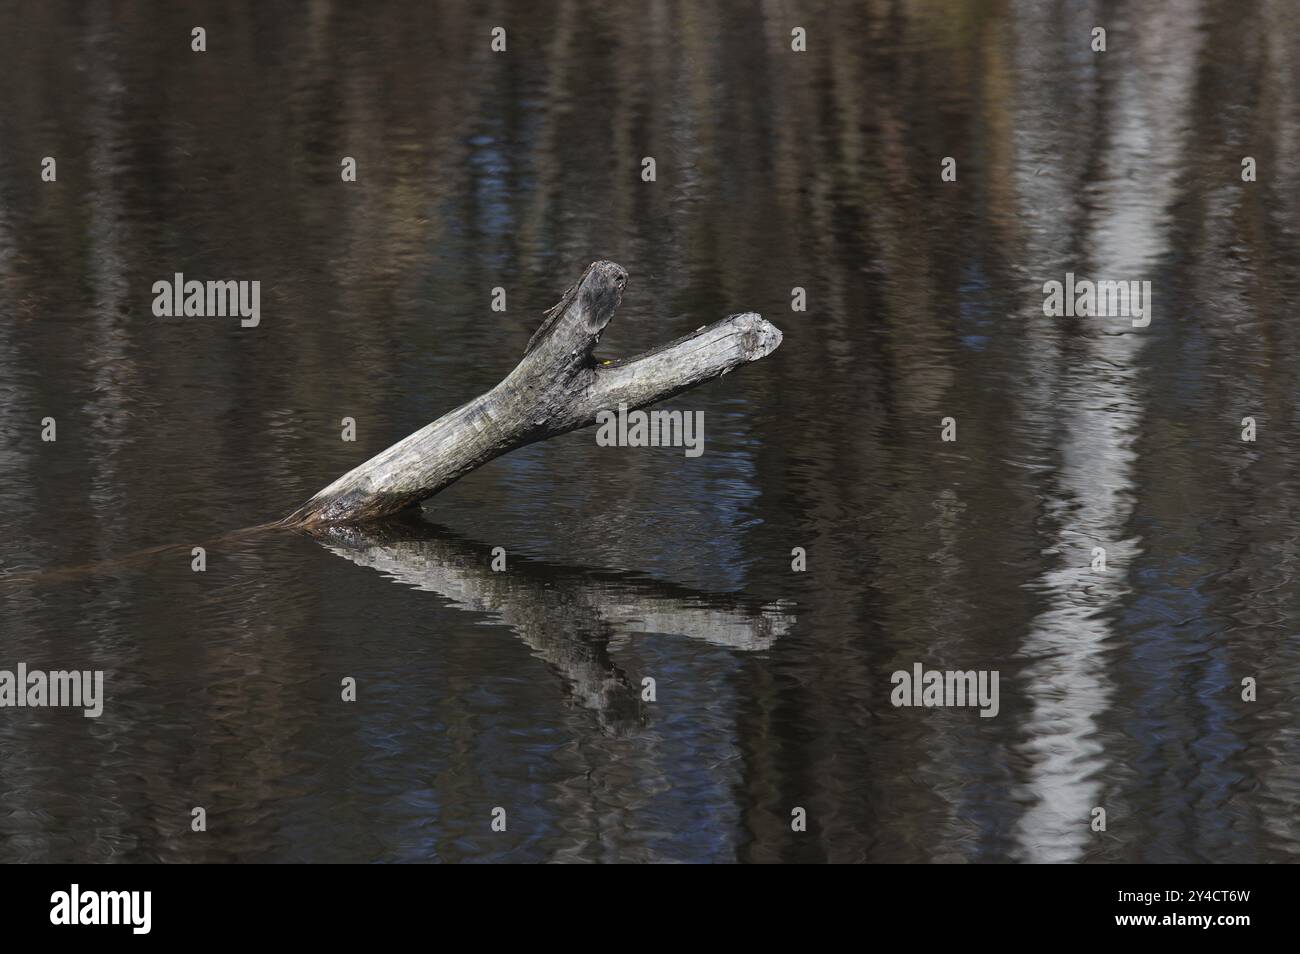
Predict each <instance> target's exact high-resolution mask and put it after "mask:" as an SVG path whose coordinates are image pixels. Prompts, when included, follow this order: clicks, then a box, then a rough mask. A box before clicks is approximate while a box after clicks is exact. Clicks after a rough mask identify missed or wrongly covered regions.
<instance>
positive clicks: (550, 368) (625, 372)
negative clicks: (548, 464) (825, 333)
mask: <svg viewBox="0 0 1300 954" xmlns="http://www.w3.org/2000/svg"><path fill="white" fill-rule="evenodd" d="M626 283H627V272H625V271H624V270H623V269H622V268H621V267H620V266H618V265H615V264H614V263H613V262H594V263H592V264H591V265H590V266H588V268H587V270H586V271H585V272H584V273H583V275H582V278H581V279H580V280H579V281H578V283H577V284H576V285H574V286H573V287H571V288H570V289H569V290H568V291H566V292H565V293H564V297H563V298H561V299H560V301H559V303H558V304H557V305H556V306H555V307H554V308H552V309H550V310H549V311H548V312H547V313H546V318H545V320H544V321H543V322H542V325H541V327H540V328H538V329H537V333H536V334H534V335H533V337H532V339H531V340H530V341H529V342H528V348H527V349H526V350H525V351H524V356H523V358H522V359H521V360H520V362H519V364H518V365H516V367H515V369H514V370H513V371H511V372H510V374H508V375H507V376H506V377H505V379H504V380H503V381H502V382H501V383H500V384H498V385H497V386H496V387H494V388H493V389H492V390H491V391H489V392H488V393H487V394H484V395H481V396H479V397H477V398H475V399H474V400H472V401H470V402H469V403H468V404H462V405H461V406H460V407H458V408H456V409H455V410H454V411H450V412H448V413H447V414H444V415H443V416H442V417H440V418H438V420H436V421H434V422H433V423H432V424H430V425H428V426H427V427H424V428H421V429H420V430H418V431H416V432H415V433H414V434H412V435H410V436H409V437H407V438H405V439H404V440H402V441H399V442H398V443H396V444H394V445H393V446H392V447H390V448H388V449H387V450H386V451H383V452H381V453H379V454H377V455H375V456H374V457H372V458H371V459H370V460H368V461H366V462H365V463H364V464H362V465H361V466H360V467H357V468H355V469H354V470H351V471H349V472H348V473H346V474H344V475H343V476H342V477H340V478H339V479H338V480H336V481H334V483H332V484H330V485H329V486H328V487H326V488H325V489H324V490H322V491H320V493H318V494H316V496H314V497H312V498H311V500H309V501H307V502H306V503H305V504H303V505H302V506H301V507H299V508H298V509H297V510H296V511H294V512H293V513H292V514H290V515H289V516H288V517H286V518H285V520H284V521H283V523H284V525H286V526H304V527H311V526H320V525H325V524H342V523H356V522H360V521H364V520H372V519H375V518H377V517H383V516H387V515H390V514H393V513H396V512H398V511H400V510H404V509H405V508H407V507H411V506H414V505H416V504H418V503H419V502H420V501H422V500H424V499H426V498H428V497H431V496H433V495H434V494H436V493H438V492H439V491H440V490H443V489H444V488H446V487H449V486H450V485H451V484H453V483H455V482H456V481H457V480H459V479H460V478H462V477H464V476H465V475H466V474H468V473H469V472H470V471H472V470H474V469H475V468H477V467H480V466H482V465H483V464H485V463H487V462H488V461H490V460H492V459H493V458H496V457H500V456H501V455H502V454H505V453H507V452H509V451H512V450H514V449H515V448H518V447H523V446H525V445H527V444H532V443H535V442H537V441H540V440H545V439H546V438H548V437H555V436H557V435H559V434H566V433H568V432H569V431H573V430H577V429H578V428H581V427H587V426H588V425H590V424H593V423H595V419H596V413H597V412H598V411H601V410H616V409H617V408H618V405H619V404H620V403H622V404H626V405H627V407H628V409H629V410H633V409H636V408H642V407H646V406H647V405H650V404H654V403H656V402H658V401H663V400H665V399H667V398H670V397H672V396H673V395H675V394H680V393H681V392H682V391H685V390H687V389H688V388H693V387H695V386H696V385H697V384H703V383H704V382H705V381H711V380H713V379H714V378H716V377H719V376H721V375H723V374H726V373H727V372H728V371H731V370H732V369H733V368H737V367H740V366H741V365H744V364H748V363H749V362H751V361H757V360H758V359H759V358H762V357H764V356H765V355H768V354H771V353H772V352H773V351H775V350H776V348H777V346H778V345H779V344H780V343H781V332H780V331H778V330H777V329H776V327H775V326H773V325H772V324H770V323H769V322H767V321H764V320H763V319H762V318H761V317H759V316H758V315H756V314H753V313H746V314H740V315H732V316H730V317H729V318H724V319H723V320H722V321H719V322H716V323H714V324H712V325H709V326H707V327H704V328H700V329H699V330H697V331H696V332H694V333H693V334H689V335H686V336H685V337H683V338H679V339H677V340H676V341H674V342H671V343H670V344H666V345H663V346H662V347H659V348H656V349H654V350H653V351H648V352H646V353H645V354H642V355H638V356H637V357H635V358H630V359H628V360H626V361H614V362H611V363H609V364H600V365H597V363H596V361H595V359H594V358H593V357H592V349H594V348H595V346H596V343H597V342H598V341H599V340H600V336H601V333H602V332H603V331H604V330H605V326H606V325H607V324H609V321H610V319H611V318H612V317H614V311H615V310H616V309H617V308H618V306H619V303H620V302H621V301H622V300H623V288H624V286H625V285H626Z"/></svg>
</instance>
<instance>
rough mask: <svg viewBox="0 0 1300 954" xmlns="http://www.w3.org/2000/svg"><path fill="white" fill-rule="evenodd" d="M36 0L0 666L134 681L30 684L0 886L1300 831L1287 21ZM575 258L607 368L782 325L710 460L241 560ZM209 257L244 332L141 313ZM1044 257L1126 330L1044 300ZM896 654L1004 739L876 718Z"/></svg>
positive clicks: (1041, 9)
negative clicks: (9, 872)
mask: <svg viewBox="0 0 1300 954" xmlns="http://www.w3.org/2000/svg"><path fill="white" fill-rule="evenodd" d="M474 6H475V7H477V6H478V5H474ZM20 7H21V10H22V12H21V15H19V13H18V12H15V11H10V12H8V13H6V14H5V15H4V19H5V20H6V21H8V22H5V23H4V24H3V26H2V28H0V61H3V62H4V63H6V64H7V66H8V70H7V73H8V75H9V79H10V91H9V94H8V95H7V96H6V103H5V107H4V109H3V110H2V111H0V409H2V410H3V414H2V415H0V514H3V528H4V532H3V534H0V575H3V579H2V580H0V669H13V668H14V667H16V666H17V664H18V663H20V662H23V663H26V664H27V665H28V666H29V667H32V668H41V669H48V670H57V669H84V670H103V671H104V672H105V701H104V711H103V714H102V715H101V716H100V717H99V718H97V719H88V718H83V715H82V713H81V711H79V710H76V709H66V708H64V709H56V708H44V709H33V708H23V709H17V708H4V709H0V860H5V861H14V860H29V861H172V862H175V861H185V862H198V861H211V862H221V861H260V862H269V861H321V862H324V861H331V862H332V861H366V862H369V861H445V862H459V861H470V862H480V861H585V862H612V861H751V862H754V861H757V862H772V861H836V862H851V861H873V862H987V861H1082V862H1193V861H1239V862H1242V861H1249V862H1277V861H1296V860H1300V822H1298V821H1297V811H1296V807H1297V798H1300V731H1298V729H1300V700H1298V699H1297V686H1298V685H1300V640H1298V639H1297V628H1298V627H1300V586H1297V578H1296V575H1297V571H1298V569H1300V550H1298V548H1297V542H1298V538H1300V405H1298V402H1297V380H1298V375H1300V323H1297V319H1296V301H1297V297H1298V292H1300V258H1298V257H1297V253H1296V249H1297V238H1298V235H1297V232H1298V229H1300V192H1298V191H1297V189H1296V187H1295V183H1296V173H1297V168H1296V165H1297V164H1296V158H1295V157H1296V156H1297V155H1300V82H1297V76H1300V40H1298V39H1297V38H1298V37H1300V32H1297V31H1296V30H1295V26H1296V24H1295V22H1294V16H1295V14H1294V12H1293V11H1292V10H1291V9H1290V8H1289V7H1284V6H1283V5H1279V4H1269V3H1261V4H1243V5H1237V4H1218V3H1210V2H1188V0H1178V2H1169V3H1153V4H1149V5H1147V4H1138V5H1134V6H1133V7H1132V8H1131V9H1130V7H1129V6H1128V5H1126V6H1125V7H1124V8H1123V9H1111V8H1109V7H1107V8H1106V19H1104V20H1098V17H1099V16H1100V15H1099V14H1092V13H1089V12H1088V11H1087V8H1086V5H1084V6H1078V7H1076V6H1075V5H1066V4H1040V3H1036V2H1029V0H1025V2H1021V3H1014V2H1003V3H989V4H956V3H954V4H944V3H927V2H916V3H892V2H890V3H886V2H867V3H860V4H847V3H845V4H838V5H828V7H827V9H825V10H823V12H821V13H818V14H816V15H813V14H811V13H807V14H805V13H795V12H791V13H789V14H788V15H787V14H785V13H782V12H781V11H780V7H779V6H777V5H773V6H768V5H763V6H761V7H758V8H755V7H753V6H752V5H750V4H742V3H702V4H672V3H656V4H649V5H645V7H644V8H642V7H641V5H636V6H635V7H634V6H632V5H628V6H627V7H623V8H617V9H607V8H606V6H605V5H603V4H596V3H575V2H560V3H557V4H554V5H550V4H547V5H534V4H524V3H517V4H507V5H504V6H502V7H500V8H499V9H498V10H497V11H496V12H495V13H490V12H482V11H480V10H477V9H470V8H471V5H469V4H453V3H432V4H429V3H420V4H410V5H407V6H404V7H398V6H396V5H394V6H389V5H383V6H380V7H378V8H365V7H356V8H354V7H350V6H347V5H335V4H329V3H315V4H306V5H302V6H301V8H298V7H287V8H284V9H276V10H271V9H269V8H266V7H264V6H257V5H253V6H249V7H248V8H247V9H246V10H245V12H244V14H243V15H242V17H234V16H232V15H230V14H229V13H226V12H220V11H215V10H214V11H213V12H212V13H211V14H210V19H209V20H208V21H207V22H205V23H202V24H201V25H203V26H204V27H205V29H206V30H207V51H206V52H204V53H195V52H192V51H191V49H190V30H191V28H192V27H193V26H195V25H198V24H197V23H196V22H191V19H192V14H186V13H178V12H176V11H173V10H171V9H162V10H159V9H153V8H145V7H136V6H131V5H127V6H125V7H119V6H113V7H109V6H108V5H94V6H92V7H91V8H88V9H86V10H85V11H81V13H80V14H79V13H78V12H77V11H78V8H75V7H67V6H64V5H53V4H25V5H20ZM543 7H545V9H543ZM83 14H84V17H85V19H83V18H82V15H83ZM1288 18H1292V19H1291V22H1287V21H1288ZM1095 20H1096V21H1097V22H1094V21H1095ZM497 25H502V26H504V27H506V29H507V36H508V46H507V51H506V52H505V53H494V52H492V50H491V49H490V43H491V30H492V28H493V27H494V26H497ZM1097 25H1101V26H1104V27H1106V28H1107V31H1108V38H1107V50H1106V52H1104V53H1095V52H1093V51H1092V49H1091V48H1090V42H1091V40H1090V32H1091V30H1092V28H1093V27H1094V26H1097ZM795 26H803V27H805V28H806V30H807V38H808V40H807V42H808V50H807V52H804V53H795V52H792V51H791V48H790V44H791V29H792V28H794V27H795ZM46 156H51V157H54V158H55V159H56V161H57V179H56V181H54V182H43V181H42V179H41V168H42V159H43V157H46ZM345 156H350V157H353V158H354V159H355V160H356V163H357V181H356V182H343V181H342V178H341V175H340V163H341V160H342V158H343V157H345ZM1245 156H1251V157H1253V158H1254V159H1255V160H1256V162H1257V180H1256V181H1254V182H1243V181H1242V177H1241V174H1242V168H1243V167H1242V159H1243V157H1245ZM644 157H653V158H654V159H655V161H656V181H654V182H645V181H643V180H642V159H643V158H644ZM944 157H952V158H954V159H955V160H956V173H957V175H956V181H943V180H942V179H941V175H940V172H941V162H942V160H943V159H944ZM598 258H609V259H612V260H614V261H616V262H619V263H620V264H622V265H623V266H624V267H625V268H626V269H627V270H628V272H629V273H630V276H631V278H630V281H629V284H628V288H627V292H626V294H625V296H624V301H623V305H622V308H621V309H620V311H619V313H618V314H617V315H616V317H615V319H614V321H613V323H612V324H611V325H610V328H609V330H608V331H607V333H606V335H605V336H604V339H603V341H602V342H601V344H600V346H599V351H600V353H601V354H605V355H610V356H615V355H617V356H627V355H632V354H635V353H637V352H640V351H643V350H645V349H647V348H650V347H653V346H655V345H657V344H659V343H661V342H665V341H668V340H671V339H673V338H676V337H678V336H680V335H683V334H686V333H687V332H689V331H691V330H693V329H695V328H697V327H699V326H700V325H703V324H706V323H708V322H711V321H714V320H717V319H719V318H722V317H724V316H725V315H727V314H729V313H732V312H739V311H747V310H752V311H757V312H760V313H762V314H763V315H764V316H765V317H767V318H768V319H769V320H771V321H773V322H774V323H775V324H776V325H777V326H778V327H779V328H780V329H781V330H782V332H783V333H784V336H785V340H784V343H783V344H782V346H781V348H780V349H779V350H778V351H777V352H776V353H775V354H773V355H771V356H770V357H767V358H765V359H763V360H761V361H759V362H757V363H755V364H753V365H752V366H748V367H745V368H743V369H740V370H739V371H737V372H736V373H734V374H729V375H727V376H726V377H725V378H723V379H721V380H719V381H716V382H713V383H711V384H708V385H705V386H703V387H701V388H699V389H697V390H694V391H690V392H688V393H686V394H683V395H680V396H679V397H677V398H675V399H673V400H672V401H671V402H669V403H668V405H667V406H668V407H671V408H676V409H681V410H684V411H692V412H693V411H702V412H703V414H704V421H705V440H706V443H705V450H704V453H703V454H702V455H701V456H699V457H694V458H691V457H687V456H685V455H684V453H683V452H682V449H681V448H609V447H598V446H596V442H595V439H594V434H595V432H594V431H593V430H585V431H579V432H576V433H573V434H569V435H567V436H564V437H561V438H558V439H555V440H551V441H548V442H544V443H541V444H537V445H533V446H530V447H527V448H525V449H523V450H520V451H518V452H516V453H514V454H511V455H509V456H506V457H503V458H501V459H499V460H497V461H494V462H493V463H491V464H489V465H488V466H485V467H483V468H482V469H481V470H479V471H477V472H475V473H474V474H472V475H470V476H469V477H467V478H465V479H464V480H462V481H461V482H460V483H458V484H456V485H455V486H453V487H452V488H451V489H449V490H448V491H446V492H444V493H442V494H440V495H438V496H437V497H436V498H434V499H432V500H430V501H429V502H428V503H427V504H426V506H425V509H424V512H423V514H422V515H421V516H417V517H415V518H412V519H407V520H403V521H399V522H397V523H395V524H393V525H390V526H384V527H377V528H367V529H344V530H336V531H333V532H330V533H324V534H319V535H316V536H310V535H307V534H302V533H290V532H283V531H281V532H266V533H255V534H246V535H235V536H227V534H228V533H229V532H230V531H235V530H238V529H240V528H246V527H249V526H253V525H256V524H261V523H264V522H266V521H268V520H274V519H277V518H279V517H281V516H283V515H284V514H286V513H288V512H289V511H291V510H293V509H294V508H295V507H296V506H297V505H299V504H300V503H301V502H302V501H303V500H305V499H306V498H307V497H309V496H310V495H311V494H312V493H314V492H315V491H316V490H318V489H320V488H321V487H322V486H324V485H325V484H327V483H329V482H330V481H331V480H333V479H334V478H335V477H337V476H338V475H340V474H342V473H343V472H345V471H347V470H348V469H350V468H351V467H353V466H355V465H356V464H358V463H360V462H362V461H363V460H365V459H366V458H368V457H369V456H371V455H372V454H374V453H376V452H378V451H380V450H382V449H383V448H385V447H387V446H388V445H389V444H391V443H393V442H394V441H396V440H398V439H399V438H401V437H403V436H405V435H406V434H408V433H410V432H411V431H414V430H416V429H417V428H419V427H421V426H423V425H424V424H426V423H427V422H429V421H431V420H433V419H435V418H436V417H438V416H439V415H441V414H442V413H444V412H445V411H447V410H449V409H451V408H453V407H455V406H457V405H459V404H461V403H463V402H464V401H466V400H468V399H470V398H471V397H473V396H475V395H477V394H479V393H481V392H483V391H485V390H486V389H488V388H490V387H491V386H492V385H493V384H495V383H496V382H497V381H499V380H500V379H501V378H502V377H503V376H504V375H505V374H506V373H507V372H508V371H509V370H510V369H511V368H512V367H513V366H514V364H515V362H516V361H517V360H518V358H519V357H520V356H521V355H522V353H523V350H524V347H525V345H526V343H527V341H528V338H529V336H530V335H531V333H532V331H533V330H534V329H535V328H536V327H537V325H538V324H539V323H540V320H541V313H542V311H543V310H544V309H545V308H547V307H549V306H550V305H551V304H553V303H554V302H555V301H556V300H557V299H558V298H559V296H560V295H561V293H562V292H563V291H564V289H565V288H566V287H567V286H568V285H569V284H570V283H571V282H573V281H574V280H575V279H576V278H577V277H578V276H579V275H580V274H581V272H582V269H583V268H584V267H585V266H586V265H587V264H588V263H589V262H591V261H592V260H594V259H598ZM176 272H181V273H184V275H185V276H186V277H187V278H194V279H199V280H208V279H213V280H216V279H222V280H225V279H229V280H257V281H260V283H261V286H260V287H261V314H260V324H258V326H257V327H249V328H245V327H241V326H240V322H239V320H238V319H237V318H193V317H192V318H159V317H155V316H154V314H153V312H152V310H151V306H152V302H153V298H154V295H153V292H152V290H151V289H152V286H153V283H154V282H156V281H159V280H170V279H171V278H172V276H173V274H174V273H176ZM1067 273H1071V274H1074V275H1076V276H1088V277H1090V278H1093V279H1099V280H1123V281H1128V280H1143V281H1150V282H1151V289H1152V290H1151V299H1150V304H1151V320H1150V322H1149V324H1148V325H1147V326H1145V327H1137V326H1135V324H1134V322H1131V321H1130V320H1129V319H1127V318H1078V317H1076V318H1064V317H1046V316H1045V315H1044V308H1043V306H1044V292H1043V285H1044V283H1045V282H1047V281H1051V280H1057V281H1064V280H1065V276H1066V274H1067ZM497 287H501V288H504V289H505V292H506V296H507V310H506V311H505V312H498V311H494V310H493V309H492V307H491V304H492V297H493V289H494V288H497ZM795 287H799V288H803V289H804V290H805V292H806V296H807V309H806V311H795V310H792V297H791V296H792V289H793V288H795ZM47 417H50V418H53V419H54V420H55V422H56V425H57V440H55V441H53V442H51V441H43V440H42V429H43V424H42V421H43V419H44V418H47ZM345 417H350V418H352V419H353V420H354V421H355V422H356V440H355V441H354V442H346V441H343V440H342V439H341V436H340V435H341V431H342V424H341V422H342V419H343V418H345ZM949 417H951V418H953V421H954V425H955V428H956V435H955V436H956V440H955V441H944V440H942V439H941V436H942V435H941V431H942V427H943V424H942V422H943V419H944V418H949ZM1246 417H1250V418H1253V419H1254V421H1255V427H1256V434H1255V440H1254V441H1245V440H1243V439H1242V433H1243V423H1242V420H1243V418H1246ZM194 546H203V547H205V549H206V571H205V572H202V573H199V572H194V571H193V570H192V569H191V559H192V557H191V548H192V547H194ZM155 547H163V549H157V550H150V548H155ZM496 547H500V548H503V549H504V551H505V552H506V555H507V556H506V559H507V569H506V570H505V571H504V572H494V571H493V570H492V569H491V561H492V551H493V548H496ZM796 547H799V548H803V549H804V551H805V552H806V559H807V569H806V571H805V572H795V571H793V570H792V560H793V559H794V558H793V557H792V550H794V548H796ZM1097 548H1100V549H1101V550H1104V559H1105V563H1106V568H1105V570H1101V569H1099V568H1098V566H1097V559H1098V557H1097V552H1096V551H1097ZM142 550H144V551H147V552H145V553H143V554H141V553H140V551H142ZM87 566H89V567H90V568H89V569H78V568H85V567H87ZM916 664H921V665H922V666H923V667H924V668H926V669H937V670H988V671H995V672H997V673H998V674H999V679H1000V682H999V686H1000V704H999V711H998V713H997V715H996V717H994V718H981V717H980V714H979V712H978V710H977V709H975V708H971V707H947V708H926V707H918V708H907V707H895V706H894V705H892V704H891V692H892V690H893V684H892V681H891V674H892V673H893V672H895V671H900V670H901V671H906V672H911V671H912V669H913V667H914V665H916ZM349 677H350V678H352V679H355V680H356V687H357V689H356V692H357V699H356V701H355V702H345V701H343V699H342V697H341V696H342V690H341V686H342V684H343V680H344V679H346V678H349ZM647 677H648V678H651V679H653V680H654V681H655V683H654V686H655V695H656V698H655V701H653V702H650V701H645V700H643V698H642V695H643V688H642V687H643V680H644V679H646V678H647ZM1243 679H1253V680H1255V686H1256V689H1255V692H1256V698H1255V701H1253V702H1251V701H1245V700H1243V698H1242V694H1243V683H1242V680H1243ZM196 806H201V807H203V808H204V809H205V812H206V825H207V830H206V831H205V832H194V831H192V830H191V820H192V810H193V809H194V808H195V807H196ZM495 808H503V809H504V810H505V813H506V817H507V819H508V824H507V828H506V831H504V832H502V831H493V830H492V827H491V823H492V819H493V810H494V809H495ZM798 808H801V809H803V810H804V812H805V813H806V818H807V828H806V831H793V830H792V817H793V816H792V812H794V811H795V809H798ZM1095 808H1102V809H1104V810H1105V813H1106V830H1105V831H1094V830H1093V819H1094V814H1095V813H1094V809H1095Z"/></svg>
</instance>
